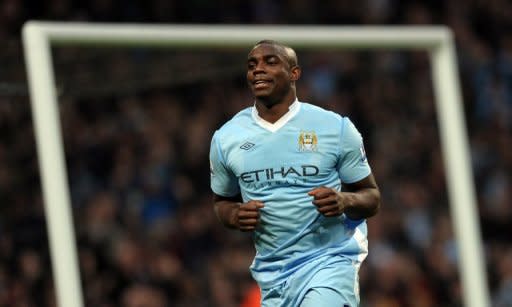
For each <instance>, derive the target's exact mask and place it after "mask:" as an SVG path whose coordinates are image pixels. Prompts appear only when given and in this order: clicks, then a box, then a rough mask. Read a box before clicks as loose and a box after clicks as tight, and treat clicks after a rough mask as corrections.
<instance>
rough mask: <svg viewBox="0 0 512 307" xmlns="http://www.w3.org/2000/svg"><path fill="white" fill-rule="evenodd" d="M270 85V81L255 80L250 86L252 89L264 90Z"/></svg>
mask: <svg viewBox="0 0 512 307" xmlns="http://www.w3.org/2000/svg"><path fill="white" fill-rule="evenodd" d="M270 83H272V81H269V80H256V81H254V82H253V83H252V84H253V87H254V89H264V88H267V87H269V86H270Z"/></svg>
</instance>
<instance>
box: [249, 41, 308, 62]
mask: <svg viewBox="0 0 512 307" xmlns="http://www.w3.org/2000/svg"><path fill="white" fill-rule="evenodd" d="M259 45H272V46H274V47H277V48H281V49H283V51H284V55H285V57H286V60H287V61H288V65H289V66H290V68H292V67H295V66H299V60H298V58H297V53H295V50H293V48H292V47H290V46H287V45H285V44H283V43H280V42H278V41H275V40H272V39H263V40H260V41H259V42H257V43H256V44H255V45H254V47H253V49H254V48H256V47H257V46H259Z"/></svg>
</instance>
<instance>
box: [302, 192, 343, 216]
mask: <svg viewBox="0 0 512 307" xmlns="http://www.w3.org/2000/svg"><path fill="white" fill-rule="evenodd" d="M308 195H309V196H313V204H314V205H315V206H316V209H317V210H318V212H320V213H321V214H323V215H324V216H327V217H329V216H338V215H340V214H342V213H343V211H344V209H345V206H346V205H345V203H346V198H345V197H344V195H343V192H338V191H336V190H334V189H331V188H327V187H319V188H315V189H313V190H311V191H309V192H308Z"/></svg>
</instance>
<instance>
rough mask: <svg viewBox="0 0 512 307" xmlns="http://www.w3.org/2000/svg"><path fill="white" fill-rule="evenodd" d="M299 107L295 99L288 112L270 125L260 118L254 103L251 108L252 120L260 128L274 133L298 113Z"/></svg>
mask: <svg viewBox="0 0 512 307" xmlns="http://www.w3.org/2000/svg"><path fill="white" fill-rule="evenodd" d="M300 105H301V103H300V102H299V100H298V99H297V98H295V101H294V102H293V103H292V104H291V105H290V106H289V107H288V112H286V113H285V114H284V115H283V116H281V118H279V119H278V120H277V121H276V122H275V123H270V122H268V121H266V120H264V119H263V118H261V117H260V115H259V114H258V110H257V109H256V103H254V106H253V107H252V118H253V119H254V121H255V122H256V123H257V124H258V125H260V126H261V127H262V128H264V129H267V130H269V131H271V132H276V131H277V130H279V129H281V128H282V127H283V126H284V125H285V124H286V123H287V122H289V121H290V120H291V119H292V118H293V117H294V116H295V115H296V114H297V113H299V110H300Z"/></svg>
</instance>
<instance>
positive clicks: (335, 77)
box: [0, 0, 512, 307]
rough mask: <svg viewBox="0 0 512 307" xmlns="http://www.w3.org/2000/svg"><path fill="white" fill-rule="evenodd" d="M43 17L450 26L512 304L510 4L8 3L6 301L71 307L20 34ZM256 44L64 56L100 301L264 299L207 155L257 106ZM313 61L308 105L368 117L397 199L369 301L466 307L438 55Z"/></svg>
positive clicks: (1, 32) (348, 54)
mask: <svg viewBox="0 0 512 307" xmlns="http://www.w3.org/2000/svg"><path fill="white" fill-rule="evenodd" d="M445 2H446V3H445ZM29 19H39V20H54V21H91V22H93V21H102V22H144V23H218V24H226V23H229V24H238V23H240V24H242V23H243V24H318V25H320V24H321V25H328V24H336V25H345V24H347V25H365V24H372V25H409V24H410V25H418V24H445V25H448V26H450V27H451V28H452V30H453V31H454V32H455V38H456V43H457V48H458V49H457V51H458V57H459V70H460V74H461V75H460V76H461V79H462V87H463V93H464V97H463V98H464V102H465V110H466V119H467V123H468V129H469V135H470V143H471V154H472V159H473V168H474V174H475V182H476V188H477V193H478V202H479V210H480V212H479V213H480V222H481V223H482V230H483V238H484V241H485V255H486V260H487V272H488V277H489V281H488V282H489V285H490V289H491V294H492V298H493V306H512V239H511V237H510V233H512V194H511V193H512V180H511V174H512V172H511V171H512V150H511V149H512V135H511V130H512V36H510V34H509V33H512V3H510V1H507V0H493V1H483V0H472V1H462V0H459V1H434V0H432V1H423V2H421V1H399V0H365V1H358V2H357V3H354V2H353V1H309V0H299V1H297V0H295V1H280V2H277V1H266V0H261V1H245V2H243V4H239V2H238V1H224V2H223V3H222V5H220V4H216V3H214V2H213V1H202V0H192V1H185V2H178V1H166V0H159V1H158V0H156V1H138V0H130V1H113V0H110V1H109V0H105V1H99V0H98V1H90V2H87V1H67V0H52V1H46V2H44V3H38V4H35V3H33V1H15V0H3V1H2V2H0V46H2V47H1V49H0V135H1V136H0V260H1V261H0V306H54V304H55V303H54V289H53V283H52V276H51V269H50V259H49V253H48V242H47V236H46V223H45V219H44V210H43V205H42V200H41V187H40V183H39V172H38V165H37V156H36V150H35V140H34V134H33V127H32V120H31V113H30V112H31V111H30V104H29V97H28V93H27V86H26V75H25V67H24V63H23V55H22V50H21V41H20V30H21V26H22V24H23V22H25V21H26V20H29ZM262 39H264V37H262ZM251 47H252V46H247V48H245V49H240V50H222V49H215V50H194V49H179V50H173V49H163V48H161V49H147V48H90V47H88V48H83V47H80V48H78V47H77V48H75V47H58V48H53V56H54V67H55V71H56V81H57V87H58V88H57V90H58V94H59V103H60V112H61V120H62V128H63V137H64V146H65V150H66V160H67V166H68V174H69V179H70V187H71V196H72V205H73V213H74V216H75V227H76V234H77V242H78V250H79V257H80V266H81V274H82V280H83V285H84V296H85V302H86V303H85V305H86V306H92V307H95V306H99V307H107V306H126V307H137V306H139V307H140V306H147V307H160V306H187V307H188V306H192V307H194V306H222V307H224V306H225V307H230V306H241V304H242V302H243V301H244V300H246V298H247V297H248V293H249V291H250V289H251V287H252V286H253V281H252V279H251V277H250V275H249V272H248V266H249V264H250V262H251V260H252V256H253V253H254V250H253V247H252V243H251V240H250V237H249V235H247V234H243V233H237V232H234V231H231V230H227V229H224V228H222V227H221V226H220V224H219V223H218V222H217V220H216V219H215V217H214V215H213V210H212V204H211V193H210V190H209V166H208V159H207V154H208V150H209V144H210V138H211V135H212V133H213V131H214V130H215V129H217V128H218V127H219V126H220V125H221V124H222V123H223V122H225V121H226V120H227V119H229V118H230V117H231V116H233V115H234V114H236V112H238V111H239V110H240V109H242V108H244V107H247V106H250V105H251V104H252V99H251V96H250V93H249V91H248V90H247V89H246V86H245V80H244V78H245V66H246V55H247V52H248V51H249V49H250V48H251ZM297 51H298V56H299V62H300V63H301V65H302V67H303V77H302V80H301V81H300V82H299V85H298V88H299V89H298V96H299V98H300V99H301V100H303V101H309V102H311V103H314V104H317V105H320V106H323V107H324V108H328V109H331V110H334V111H336V112H339V113H341V114H344V115H347V116H349V117H350V118H351V119H352V120H353V121H354V122H355V123H356V125H357V126H358V127H359V128H360V130H361V132H362V133H363V135H364V137H365V142H366V147H367V148H366V149H367V153H368V157H369V160H370V163H371V165H372V168H373V171H374V173H375V176H376V178H377V180H378V183H379V185H380V187H381V191H382V194H383V204H382V210H381V212H380V213H379V215H378V216H376V217H374V218H372V219H370V220H369V240H370V255H369V257H368V259H367V261H366V262H365V264H364V265H363V267H362V269H361V272H360V281H361V296H362V301H361V306H363V307H370V306H371V307H377V306H378V307H387V306H420V307H421V306H460V305H461V288H460V281H459V274H458V271H457V269H458V266H457V262H458V257H457V250H456V244H455V242H454V235H453V231H452V225H451V220H450V215H449V208H448V206H449V205H448V201H447V197H446V186H445V183H444V166H443V163H442V159H441V153H440V144H439V136H438V131H437V123H436V114H435V108H434V102H433V95H432V82H431V78H430V63H429V61H428V57H427V55H426V54H425V53H423V52H383V51H378V52H377V51H375V52H373V51H365V52H360V51H358V52H355V51H342V52H340V51H333V50H318V51H302V50H300V49H298V50H297ZM70 248H71V247H70ZM142 304H144V305H142Z"/></svg>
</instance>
